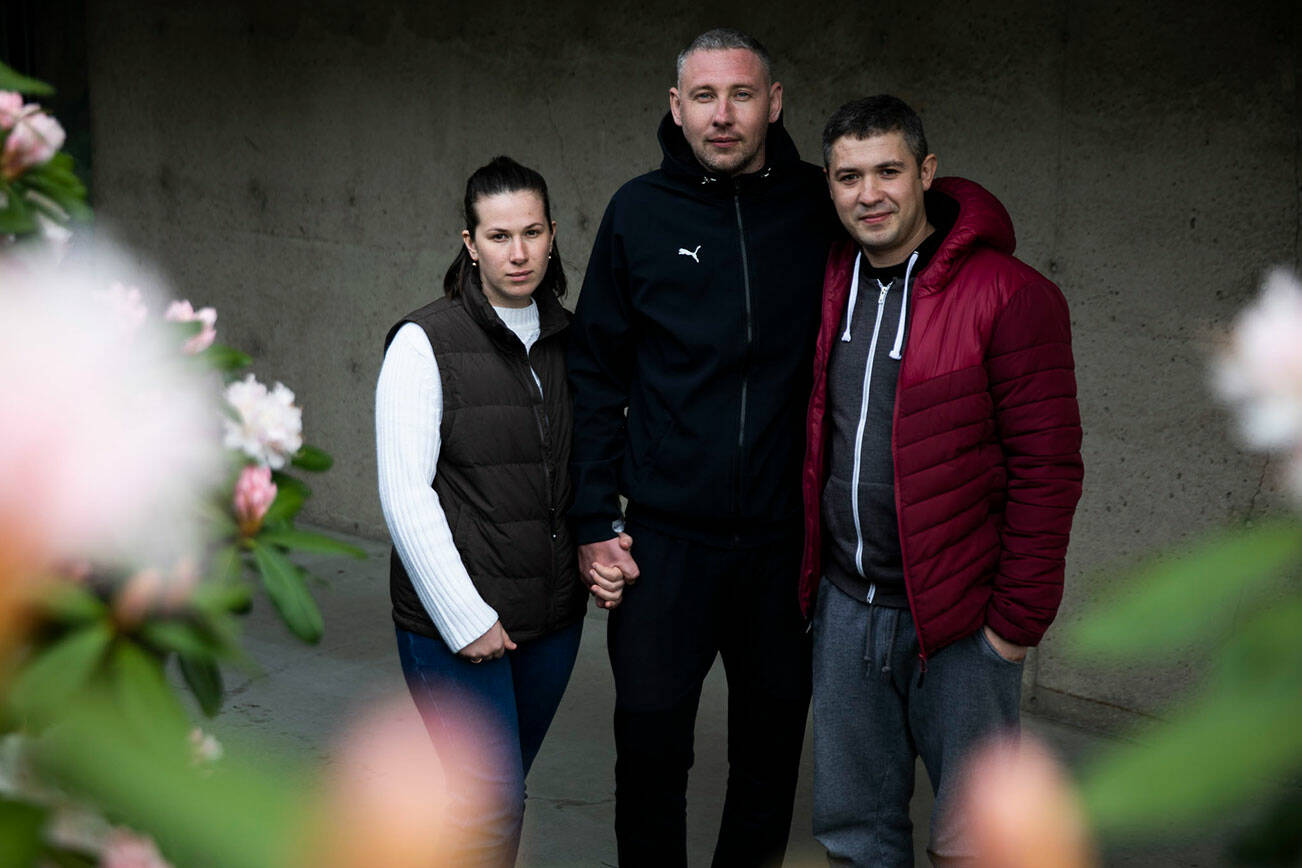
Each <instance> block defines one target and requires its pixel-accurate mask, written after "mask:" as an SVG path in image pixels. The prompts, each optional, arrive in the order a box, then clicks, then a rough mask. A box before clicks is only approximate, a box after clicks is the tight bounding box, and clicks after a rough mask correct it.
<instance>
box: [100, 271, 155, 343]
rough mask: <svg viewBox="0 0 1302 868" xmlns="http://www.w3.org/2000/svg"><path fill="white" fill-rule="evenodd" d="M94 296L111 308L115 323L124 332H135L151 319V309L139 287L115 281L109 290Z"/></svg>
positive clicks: (110, 311)
mask: <svg viewBox="0 0 1302 868" xmlns="http://www.w3.org/2000/svg"><path fill="white" fill-rule="evenodd" d="M93 295H94V298H95V299H96V300H98V301H100V302H101V303H102V304H104V305H106V306H107V307H108V308H109V313H110V315H111V316H112V317H113V321H114V322H115V323H116V324H117V325H118V327H119V328H121V329H122V330H123V331H126V332H134V331H135V330H136V329H138V328H140V327H141V326H142V325H144V324H145V320H147V319H149V308H148V307H146V306H145V299H144V296H143V295H141V293H140V288H139V287H136V286H125V285H123V284H122V282H121V281H115V282H114V283H113V284H112V285H111V286H109V288H108V289H104V290H100V291H98V292H96V293H94V294H93Z"/></svg>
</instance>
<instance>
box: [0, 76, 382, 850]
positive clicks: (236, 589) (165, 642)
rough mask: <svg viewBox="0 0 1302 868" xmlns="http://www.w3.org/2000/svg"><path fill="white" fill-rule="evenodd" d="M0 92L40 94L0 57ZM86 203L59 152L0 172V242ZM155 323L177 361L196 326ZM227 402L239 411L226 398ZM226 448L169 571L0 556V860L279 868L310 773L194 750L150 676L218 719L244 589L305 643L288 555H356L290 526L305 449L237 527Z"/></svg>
mask: <svg viewBox="0 0 1302 868" xmlns="http://www.w3.org/2000/svg"><path fill="white" fill-rule="evenodd" d="M0 91H14V92H21V93H27V94H38V95H39V94H48V93H51V92H52V91H51V89H50V88H49V86H48V85H45V84H44V83H42V82H39V81H36V80H34V79H30V78H27V77H26V76H22V75H20V74H18V73H17V72H15V71H14V70H12V69H10V68H9V67H7V66H5V65H4V64H3V63H0ZM0 144H3V137H0ZM33 191H35V193H36V194H43V197H42V195H33ZM84 200H85V188H84V187H83V186H82V185H81V183H80V181H78V180H77V178H76V176H75V175H74V174H73V166H72V162H71V159H70V158H68V157H67V155H66V154H63V153H62V152H60V153H58V154H56V155H54V156H53V157H52V158H51V159H50V160H49V161H48V162H47V163H45V164H43V165H41V166H38V167H35V168H31V169H29V170H27V171H25V173H24V174H22V175H20V176H18V177H16V178H10V179H6V180H4V181H3V182H0V242H6V243H9V244H11V245H12V244H22V245H29V246H30V245H40V244H50V243H51V242H50V240H49V237H48V235H43V234H42V232H41V231H40V230H39V228H38V226H37V223H36V220H35V218H34V216H33V213H34V212H33V210H32V209H33V208H35V209H37V210H41V209H46V210H49V212H50V213H49V215H48V216H50V217H51V218H54V219H57V220H58V222H60V223H71V222H80V221H85V220H89V219H90V216H91V214H90V209H89V207H87V206H86V204H85V201H84ZM50 203H53V204H52V205H51V204H50ZM4 254H5V247H4V245H3V244H0V256H3V255H4ZM3 289H4V288H3V287H0V291H3ZM209 326H211V323H209ZM166 327H167V328H170V329H173V330H174V332H175V335H176V338H177V340H176V348H177V349H176V351H177V354H178V355H180V354H182V343H183V342H184V341H185V340H187V339H190V338H193V337H195V336H196V335H198V334H199V332H200V330H201V323H199V322H197V321H191V322H180V323H169V324H167V326H166ZM187 352H193V355H189V356H187V357H186V358H188V359H189V360H190V361H189V362H188V363H191V364H195V365H199V366H202V367H204V368H206V369H207V370H208V371H210V372H212V376H211V380H212V381H213V383H214V384H215V385H229V384H231V383H232V382H234V381H235V380H236V379H238V378H239V377H240V376H242V375H243V374H244V372H245V369H246V368H248V367H249V366H250V365H251V364H252V362H253V360H252V359H251V358H250V357H249V356H248V355H246V354H245V353H243V352H241V351H239V350H237V349H234V348H232V347H228V346H223V345H220V344H215V343H213V344H211V345H209V346H206V348H204V349H202V350H201V351H187ZM277 388H278V389H279V388H280V387H279V386H278V387H277ZM292 397H293V396H292V394H289V398H290V399H292ZM226 412H227V413H228V414H229V415H231V416H232V418H233V419H235V420H236V421H238V414H237V413H236V411H235V410H234V409H233V408H232V407H230V406H229V405H227V406H226ZM294 412H298V411H297V408H294ZM214 423H215V424H217V425H219V424H220V419H215V420H214ZM226 453H227V459H228V460H227V465H228V469H229V473H228V474H227V478H226V481H225V483H224V484H223V485H220V486H218V489H217V490H215V491H212V492H211V493H210V496H208V498H207V500H206V504H205V507H204V512H203V515H202V516H201V522H202V524H203V526H204V527H205V528H206V547H205V550H204V551H202V552H196V553H195V557H194V563H193V564H190V565H188V566H186V567H184V568H183V567H179V566H175V565H172V566H165V565H159V566H158V567H157V568H156V569H153V568H148V567H147V568H144V569H135V571H134V572H132V571H131V570H128V569H125V568H123V567H120V566H112V565H100V564H58V565H56V566H55V567H54V568H53V569H52V571H51V574H50V575H43V576H13V575H8V574H6V573H5V572H4V569H3V568H4V567H5V559H4V558H3V555H4V552H3V551H0V582H5V581H9V582H12V583H13V585H14V586H18V585H21V586H22V587H23V588H24V590H23V593H22V599H21V600H20V601H19V603H18V605H17V606H16V608H18V609H20V610H21V616H19V617H14V618H10V619H9V620H7V621H0V868H18V866H32V865H38V866H51V865H52V866H84V865H93V864H98V863H99V861H100V860H101V858H103V856H104V851H105V843H104V842H105V838H106V832H110V831H112V829H113V827H116V826H123V827H129V828H130V829H132V830H136V831H138V832H139V833H142V834H144V835H148V836H152V837H153V838H154V839H155V840H156V841H157V843H158V844H159V845H160V847H161V849H162V853H163V855H164V856H165V858H166V859H167V860H168V861H175V863H176V864H179V865H204V866H229V868H258V866H283V865H291V864H295V862H296V857H295V856H294V855H293V854H294V853H295V852H299V851H301V844H302V842H301V841H300V840H299V838H300V836H302V835H303V833H304V824H305V822H306V818H307V814H308V812H309V811H310V810H312V809H313V808H312V805H313V802H312V800H311V798H310V795H311V793H310V792H309V791H308V784H309V777H308V775H307V774H306V773H305V772H304V771H303V770H301V769H295V768H291V767H289V766H287V765H285V764H284V763H283V762H280V761H278V760H276V759H274V758H272V757H269V756H266V755H262V754H260V753H259V752H257V751H256V750H250V751H246V752H243V753H242V755H232V756H227V757H225V758H221V759H220V760H218V759H217V757H215V756H203V755H202V753H203V752H202V750H200V749H199V748H200V747H201V745H202V743H203V738H204V736H203V733H202V731H199V730H196V729H195V727H194V725H193V722H192V721H191V720H190V716H189V713H188V712H187V710H186V707H185V706H186V704H185V702H184V701H183V699H182V696H181V695H180V694H179V693H178V690H177V689H176V688H174V686H173V682H171V681H169V679H168V677H167V675H166V671H167V667H168V666H169V665H170V664H171V663H172V661H173V660H175V665H176V668H177V671H178V672H179V673H180V676H181V681H182V682H183V684H184V685H185V688H186V689H188V690H189V691H190V692H191V693H192V694H193V696H194V698H195V700H196V703H197V705H198V707H199V709H200V710H201V711H202V713H203V714H205V715H207V716H212V715H215V714H217V712H218V711H219V710H220V708H221V705H222V700H223V696H224V693H225V688H224V684H223V676H222V666H223V664H225V665H236V666H241V667H245V668H246V669H252V668H256V667H255V665H254V663H253V662H252V661H251V660H250V659H249V658H248V657H247V656H246V655H245V654H244V652H243V650H242V648H241V640H240V625H239V618H240V616H242V615H244V614H246V613H248V612H249V611H250V609H251V607H252V606H253V605H254V601H255V598H256V597H257V596H258V594H257V589H258V588H259V587H260V588H261V589H262V592H263V594H265V598H266V599H267V600H268V601H269V602H270V604H271V605H272V606H273V607H274V608H275V610H276V611H277V613H278V614H279V616H280V618H281V620H282V621H283V622H284V624H285V626H286V627H287V628H288V629H289V630H290V632H292V633H293V634H294V635H295V636H296V637H298V638H299V639H301V640H302V641H304V642H308V643H315V642H317V641H319V640H320V639H321V636H322V634H323V631H324V628H325V625H324V621H323V619H322V616H321V612H320V609H319V608H318V607H317V604H316V601H315V600H314V599H313V597H312V594H311V592H310V590H309V587H308V580H309V579H310V578H311V576H310V575H309V573H308V571H307V570H305V569H304V568H303V567H302V566H300V565H299V564H298V563H296V562H295V561H294V560H293V559H291V555H292V554H293V553H294V552H301V553H309V554H323V555H342V556H349V557H364V556H365V555H364V552H362V551H361V550H360V549H358V548H356V547H354V546H352V545H349V544H347V543H344V542H342V541H339V540H336V539H334V538H332V537H329V536H326V535H323V534H319V533H315V532H312V531H308V530H304V529H301V528H298V527H296V525H295V521H296V519H297V518H298V515H299V513H300V511H301V510H302V508H303V506H304V504H305V503H306V502H307V501H308V499H309V498H310V497H311V489H310V488H309V486H308V485H307V483H306V482H304V481H303V479H301V478H300V476H299V474H300V473H321V472H325V471H327V470H329V469H330V467H331V465H332V463H333V462H332V459H331V458H330V456H329V455H328V454H327V453H326V452H324V451H323V450H321V449H319V448H316V447H313V446H310V445H306V444H303V445H301V448H298V449H297V450H296V451H294V452H293V454H292V455H286V456H284V458H285V464H284V466H283V467H280V469H277V470H275V471H272V472H271V473H270V480H271V482H272V483H274V485H275V494H274V500H272V501H271V502H270V504H269V505H268V506H266V509H265V513H264V514H261V515H257V516H254V520H252V521H250V520H248V516H243V521H242V520H241V516H239V515H237V513H238V512H239V506H238V504H237V503H236V502H235V496H234V495H235V489H236V486H237V480H238V479H239V478H240V477H241V474H242V472H243V471H245V470H247V469H248V468H250V467H252V466H254V465H255V464H256V463H257V462H256V459H254V458H251V457H250V456H249V455H247V454H245V453H244V452H241V451H240V450H237V449H227V450H226ZM50 460H57V456H55V457H54V458H53V459H50ZM264 472H266V471H265V469H264ZM0 484H6V483H5V481H3V480H0ZM268 490H270V489H268ZM3 539H4V537H3V536H2V535H0V540H3ZM19 580H22V581H21V582H20V581H19ZM0 590H5V589H3V588H0ZM4 600H5V601H9V602H12V600H10V598H9V597H8V596H5V597H4ZM6 605H8V603H6ZM196 737H197V738H196ZM214 744H215V742H214ZM217 750H218V752H220V748H218V749H217ZM133 864H134V863H133Z"/></svg>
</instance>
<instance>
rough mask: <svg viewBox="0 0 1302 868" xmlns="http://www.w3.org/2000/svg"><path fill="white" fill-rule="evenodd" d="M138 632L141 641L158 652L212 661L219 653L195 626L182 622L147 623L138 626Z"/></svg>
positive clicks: (218, 649)
mask: <svg viewBox="0 0 1302 868" xmlns="http://www.w3.org/2000/svg"><path fill="white" fill-rule="evenodd" d="M138 632H139V634H140V638H141V639H144V640H145V641H146V642H148V643H149V644H150V645H152V646H153V647H154V648H157V649H158V650H159V651H175V652H176V653H177V654H184V655H187V656H190V657H196V658H202V659H212V658H213V657H216V656H217V655H218V654H220V653H221V649H220V648H218V647H215V646H214V645H213V643H212V641H211V640H210V639H209V638H208V637H207V636H206V635H204V633H203V632H202V631H201V630H200V629H199V628H198V627H197V626H196V625H194V624H190V623H186V622H184V621H167V620H156V621H147V622H145V623H144V624H141V625H140V629H139V631H138Z"/></svg>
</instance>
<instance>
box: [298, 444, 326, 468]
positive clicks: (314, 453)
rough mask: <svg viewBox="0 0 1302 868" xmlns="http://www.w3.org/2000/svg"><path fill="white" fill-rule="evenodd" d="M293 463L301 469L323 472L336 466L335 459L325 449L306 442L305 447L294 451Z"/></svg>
mask: <svg viewBox="0 0 1302 868" xmlns="http://www.w3.org/2000/svg"><path fill="white" fill-rule="evenodd" d="M291 463H292V464H293V465H294V466H295V467H297V468H299V469H301V470H307V471H310V472H312V473H322V472H324V471H326V470H329V469H330V468H331V467H332V466H334V463H335V460H334V459H333V458H331V457H330V455H329V453H327V452H326V451H325V450H322V449H318V448H316V447H315V446H309V445H307V444H306V443H304V444H303V447H302V448H301V449H299V450H298V451H297V452H295V453H294V458H293V461H292V462H291Z"/></svg>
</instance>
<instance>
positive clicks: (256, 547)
mask: <svg viewBox="0 0 1302 868" xmlns="http://www.w3.org/2000/svg"><path fill="white" fill-rule="evenodd" d="M253 558H254V560H255V561H256V562H257V564H258V571H259V572H261V573H262V586H263V587H264V588H266V590H267V596H269V597H271V602H272V603H274V604H275V606H276V609H277V611H279V612H280V616H281V617H282V618H283V619H284V621H285V626H287V627H289V629H290V630H291V631H292V632H293V633H294V635H295V636H298V637H299V638H300V639H302V640H303V641H304V642H311V643H313V644H315V643H316V642H319V641H320V640H321V635H322V633H323V632H324V631H325V623H324V621H323V620H322V618H321V610H320V609H318V608H317V605H316V601H315V600H313V599H312V595H311V594H310V593H309V592H308V590H307V584H306V583H305V582H304V581H303V576H302V574H300V573H299V570H298V567H296V566H294V564H293V563H291V562H290V560H289V558H287V557H285V556H284V555H283V554H281V553H280V552H279V551H277V550H276V549H275V548H273V547H271V546H268V545H263V544H261V543H259V542H258V541H256V540H255V541H254V542H253Z"/></svg>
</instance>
